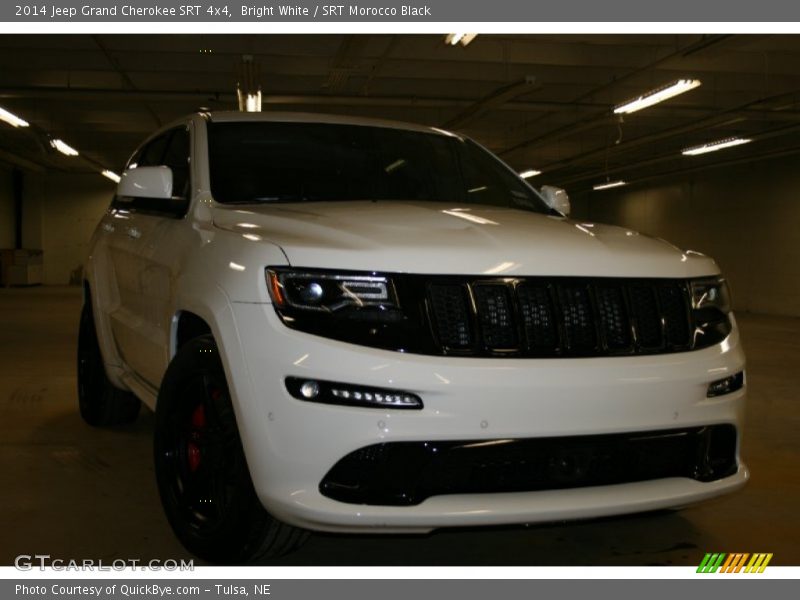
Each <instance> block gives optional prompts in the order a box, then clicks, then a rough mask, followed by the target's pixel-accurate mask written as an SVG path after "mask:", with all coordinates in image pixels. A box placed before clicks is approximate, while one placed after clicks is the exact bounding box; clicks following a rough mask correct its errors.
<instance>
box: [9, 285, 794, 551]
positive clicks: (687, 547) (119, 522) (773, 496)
mask: <svg viewBox="0 0 800 600" xmlns="http://www.w3.org/2000/svg"><path fill="white" fill-rule="evenodd" d="M80 301H81V300H80V292H79V290H78V289H76V288H29V289H3V290H0V415H2V418H0V481H2V490H3V491H2V494H0V531H2V532H3V534H2V536H0V540H1V541H0V564H11V563H13V560H14V557H15V556H17V555H18V554H35V553H38V554H50V555H52V556H53V557H59V558H66V559H68V558H74V559H79V558H94V559H103V560H104V561H110V560H113V559H115V558H141V559H148V558H162V559H163V558H181V557H183V558H189V556H188V554H187V553H186V552H185V550H183V548H182V547H181V546H180V545H179V544H178V543H177V542H176V541H175V539H174V538H173V536H172V533H171V531H170V529H169V526H168V525H167V522H166V520H165V518H164V516H163V514H162V512H161V507H160V504H159V501H158V496H157V491H156V487H155V482H154V477H153V468H152V465H151V462H152V461H151V431H152V426H153V418H152V415H151V414H150V413H149V412H148V411H143V415H142V416H141V417H140V418H139V420H138V421H137V422H136V424H135V425H134V426H132V427H130V428H127V429H121V430H116V431H108V430H106V431H104V430H95V429H91V428H89V427H87V426H86V425H84V424H83V422H82V421H81V420H80V417H79V416H78V412H77V400H76V392H75V364H74V363H75V344H76V332H77V325H78V314H79V308H80ZM739 322H740V324H741V326H742V330H743V334H744V339H745V344H746V350H747V355H748V358H749V365H748V366H749V368H748V381H749V384H750V397H749V405H748V422H747V430H746V433H745V441H744V450H743V454H744V457H745V460H746V461H747V462H748V464H749V465H750V468H751V470H752V479H751V481H750V483H749V485H748V486H747V487H746V488H745V489H744V490H743V491H741V492H738V493H736V494H734V495H732V496H728V497H725V498H722V499H718V500H715V501H711V502H709V503H706V504H703V505H700V506H695V507H691V508H688V509H685V510H683V511H680V512H666V511H665V512H658V513H649V514H642V515H633V516H628V517H622V518H610V519H602V520H595V521H584V522H573V523H555V524H550V525H545V526H532V527H510V528H494V529H483V530H455V531H452V530H451V531H439V532H435V533H433V534H431V535H428V536H423V537H387V536H366V537H356V536H339V535H326V534H315V535H313V536H312V537H311V539H310V540H309V542H308V544H307V545H306V546H305V547H303V548H302V549H301V550H300V551H298V552H296V553H295V554H292V555H290V556H287V557H284V558H282V559H280V560H279V561H275V564H281V565H696V564H698V563H699V562H700V560H701V559H702V557H703V554H704V553H705V552H707V551H723V552H732V551H740V552H773V553H774V555H775V556H774V558H773V564H779V565H780V564H782V565H797V564H800V545H798V543H797V540H798V539H800V512H799V511H798V506H800V477H799V476H798V467H800V435H798V431H800V407H799V406H798V401H800V393H799V392H798V384H797V383H796V382H795V381H794V377H795V376H798V375H800V319H790V318H777V317H767V316H760V315H741V316H740V317H739ZM198 564H199V562H198Z"/></svg>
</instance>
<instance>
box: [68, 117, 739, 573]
mask: <svg viewBox="0 0 800 600" xmlns="http://www.w3.org/2000/svg"><path fill="white" fill-rule="evenodd" d="M556 207H559V208H560V211H557V210H556ZM568 212H569V208H568V203H567V202H566V201H565V198H564V197H563V196H559V195H557V194H550V195H544V196H543V195H540V194H539V193H538V192H537V191H536V190H534V189H533V188H532V187H530V186H529V185H528V184H527V183H526V182H525V181H524V180H522V179H520V178H519V177H518V176H517V175H516V174H515V173H514V172H513V171H512V170H511V169H510V168H509V167H507V166H506V165H504V164H503V163H502V162H500V161H499V160H498V159H497V158H496V157H494V156H493V155H492V154H490V153H489V152H488V151H486V150H485V149H483V148H482V147H481V146H479V145H478V144H476V143H475V142H473V141H471V140H469V139H467V138H464V137H461V136H459V135H455V134H452V133H448V132H446V131H441V130H439V129H434V128H428V127H421V126H414V125H407V124H399V123H393V122H384V121H376V120H367V119H353V118H347V117H334V116H320V115H300V114H282V113H260V114H242V113H211V114H196V115H192V116H189V117H187V118H185V119H182V120H181V121H179V122H177V123H174V124H172V125H171V126H169V127H167V128H165V129H163V130H161V131H160V132H158V133H157V134H155V135H154V136H153V137H151V138H150V139H149V140H147V141H146V142H145V143H144V144H143V145H142V147H141V148H140V149H139V150H137V151H136V153H135V154H134V155H133V157H132V158H131V159H130V162H129V164H128V165H127V168H126V170H125V172H124V175H123V176H122V181H121V182H120V184H119V188H118V190H117V194H116V196H115V198H114V200H113V203H112V204H111V207H110V208H109V210H108V212H107V214H106V215H105V216H104V217H103V219H102V222H101V223H100V225H99V226H98V229H97V231H96V233H95V235H94V237H93V240H92V245H91V253H90V256H89V258H88V261H87V264H86V269H85V273H86V281H85V304H84V310H83V313H82V319H81V330H80V342H79V361H78V366H79V393H80V409H81V414H82V415H83V417H84V419H85V420H86V421H87V422H89V423H90V424H92V425H111V424H119V423H124V422H128V421H131V420H133V419H134V418H135V417H136V415H137V413H138V410H139V405H140V401H141V402H143V403H144V404H146V405H147V406H148V407H149V408H151V409H155V412H156V426H155V428H156V430H155V469H156V476H157V480H158V486H159V490H160V493H161V499H162V502H163V505H164V509H165V511H166V514H167V517H168V518H169V521H170V523H171V525H172V527H173V528H174V530H175V533H176V534H177V536H178V537H179V538H180V540H181V541H182V542H183V544H184V545H185V546H186V547H187V548H188V549H189V550H190V551H191V552H193V553H195V554H196V555H198V556H201V557H204V558H206V559H208V560H212V561H218V562H229V563H238V562H242V561H245V560H249V559H252V558H255V557H258V556H264V555H277V554H279V553H282V552H286V551H288V550H290V549H291V548H293V547H295V546H296V545H297V544H298V543H300V542H301V541H302V540H303V539H304V537H305V531H306V530H309V529H310V530H322V531H339V532H354V533H355V532H367V533H374V532H381V533H386V532H397V533H407V532H427V531H430V530H431V529H434V528H437V527H448V526H475V525H499V524H509V523H532V522H541V521H552V520H562V519H577V518H586V517H597V516H604V515H614V514H620V513H627V512H634V511H645V510H652V509H658V508H663V507H674V506H682V505H686V504H688V503H691V502H696V501H699V500H704V499H706V498H710V497H712V496H717V495H720V494H723V493H727V492H730V491H733V490H735V489H737V488H739V487H741V486H742V485H743V484H744V483H745V481H746V480H747V478H748V472H747V469H746V467H745V466H744V464H743V463H742V462H741V461H740V459H739V453H738V448H739V439H740V433H741V423H742V413H743V408H744V401H745V386H744V364H745V359H744V355H743V353H742V348H741V344H740V341H739V334H738V331H737V327H736V322H735V320H734V317H733V314H731V312H730V305H729V297H728V291H727V288H726V284H725V281H724V279H722V278H721V277H720V274H719V270H718V268H717V266H716V264H715V263H714V261H713V260H711V259H710V258H708V257H706V256H703V255H701V254H699V253H696V252H690V251H686V252H682V251H681V250H679V249H677V248H675V247H673V246H671V245H669V244H667V243H665V242H663V241H661V240H657V239H653V238H650V237H646V236H643V235H639V234H637V233H636V232H634V231H629V230H626V229H622V228H618V227H610V226H605V225H598V224H593V223H584V222H578V221H572V220H569V219H568V218H567V217H566V214H567V213H568Z"/></svg>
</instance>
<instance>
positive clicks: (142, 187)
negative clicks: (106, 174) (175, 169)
mask: <svg viewBox="0 0 800 600" xmlns="http://www.w3.org/2000/svg"><path fill="white" fill-rule="evenodd" d="M117 196H121V197H123V198H154V199H156V200H169V199H170V198H172V169H170V168H169V167H137V168H136V169H128V170H126V171H125V172H124V173H123V174H122V178H121V179H120V181H119V185H118V186H117Z"/></svg>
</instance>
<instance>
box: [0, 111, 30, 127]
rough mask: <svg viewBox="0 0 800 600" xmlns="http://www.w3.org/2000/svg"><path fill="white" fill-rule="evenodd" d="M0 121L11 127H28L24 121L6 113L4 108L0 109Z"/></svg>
mask: <svg viewBox="0 0 800 600" xmlns="http://www.w3.org/2000/svg"><path fill="white" fill-rule="evenodd" d="M0 121H5V122H6V123H8V124H9V125H11V126H12V127H27V126H28V125H30V123H28V122H27V121H26V120H25V119H20V118H19V117H18V116H17V115H15V114H14V113H10V112H8V111H7V110H6V109H4V108H0Z"/></svg>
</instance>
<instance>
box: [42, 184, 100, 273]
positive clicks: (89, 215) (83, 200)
mask: <svg viewBox="0 0 800 600" xmlns="http://www.w3.org/2000/svg"><path fill="white" fill-rule="evenodd" d="M113 194H114V184H113V183H112V182H111V181H109V180H107V179H106V178H105V177H101V176H100V174H96V173H88V174H80V173H79V174H73V173H53V174H49V175H48V176H47V177H45V178H44V179H43V185H42V189H41V191H39V193H38V194H33V195H34V196H37V195H38V197H39V198H40V199H41V200H40V201H41V206H40V207H39V212H40V215H41V221H40V222H41V240H42V245H41V247H42V249H43V250H44V283H45V284H47V285H63V284H67V283H76V276H77V282H79V281H80V276H79V272H78V269H80V267H81V265H83V261H84V259H85V258H86V254H87V253H88V251H89V238H90V237H91V235H92V232H93V231H94V229H95V227H96V226H97V223H98V221H100V218H101V217H102V216H103V213H104V212H105V211H106V209H107V208H108V205H109V203H110V202H111V197H112V195H113ZM34 201H35V200H34ZM32 212H33V211H32Z"/></svg>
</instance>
